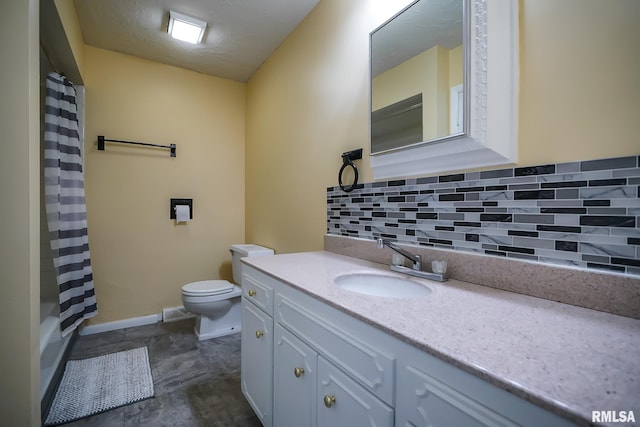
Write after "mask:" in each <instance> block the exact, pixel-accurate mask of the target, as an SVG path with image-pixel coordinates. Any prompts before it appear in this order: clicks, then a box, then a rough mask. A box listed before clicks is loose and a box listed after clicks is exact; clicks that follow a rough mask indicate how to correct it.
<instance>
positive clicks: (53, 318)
mask: <svg viewBox="0 0 640 427" xmlns="http://www.w3.org/2000/svg"><path fill="white" fill-rule="evenodd" d="M59 313H60V309H59V305H58V301H49V300H45V301H40V401H41V403H42V404H43V406H46V405H47V404H48V402H47V401H48V400H49V399H51V398H52V397H53V392H54V391H55V388H54V386H56V385H57V384H55V382H54V381H53V380H54V379H56V382H57V381H58V380H59V376H60V375H61V374H62V372H63V370H64V366H63V363H64V362H65V353H66V350H67V348H68V347H69V344H70V342H71V337H72V336H73V334H70V335H69V336H67V337H64V338H63V337H62V333H61V332H60V325H59V323H60V319H59V316H60V314H59ZM50 386H52V387H51V388H52V390H49V388H50ZM49 395H51V396H49ZM45 396H47V397H48V399H45Z"/></svg>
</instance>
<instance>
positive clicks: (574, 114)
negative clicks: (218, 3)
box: [246, 0, 640, 252]
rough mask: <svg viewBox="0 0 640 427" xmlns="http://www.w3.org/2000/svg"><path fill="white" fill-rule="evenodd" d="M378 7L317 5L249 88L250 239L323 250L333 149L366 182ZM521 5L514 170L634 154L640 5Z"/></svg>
mask: <svg viewBox="0 0 640 427" xmlns="http://www.w3.org/2000/svg"><path fill="white" fill-rule="evenodd" d="M383 3H384V1H383V0H358V1H351V2H344V1H341V0H322V1H321V2H320V4H319V5H318V6H317V7H316V9H315V10H314V11H313V12H312V13H311V14H309V16H307V18H306V19H305V20H304V21H303V22H302V24H301V25H300V26H299V27H298V28H297V29H296V30H295V31H294V32H293V33H292V34H291V36H290V37H289V38H288V39H287V40H285V42H284V44H283V45H282V46H281V47H280V48H279V49H278V50H277V51H276V52H275V54H274V55H272V56H271V58H270V59H269V60H268V61H267V62H266V63H265V64H264V65H263V66H262V67H261V69H260V70H258V72H257V73H256V74H255V75H254V76H253V78H252V79H251V80H250V81H249V83H248V88H247V141H246V145H247V148H246V151H247V162H246V164H247V169H246V170H247V194H246V200H247V225H246V234H247V240H248V241H256V242H258V243H263V244H267V245H270V246H272V247H274V248H275V249H277V250H278V251H280V252H293V251H300V250H317V249H322V234H323V233H324V232H325V229H326V222H325V221H326V212H325V199H324V195H325V188H326V187H328V186H334V185H337V172H338V169H339V168H340V165H341V159H340V153H342V152H343V151H346V150H349V149H352V148H357V147H364V148H365V159H363V160H362V161H358V162H357V164H358V167H359V169H360V175H361V182H370V181H371V180H372V173H371V170H370V166H369V161H368V159H367V156H368V151H369V149H368V145H369V130H368V126H369V115H368V108H369V95H368V79H369V69H368V56H369V48H368V33H369V31H371V30H373V29H374V28H375V27H377V26H378V25H379V24H381V23H382V22H383V21H384V20H385V19H386V17H381V16H380V15H376V13H375V12H374V11H375V7H376V6H381V5H382V4H383ZM520 5H521V9H520V116H519V143H518V145H519V153H520V158H519V162H518V164H519V165H534V164H546V163H555V162H565V161H573V160H588V159H595V158H604V157H615V156H625V155H632V154H638V152H640V144H638V138H637V130H636V127H637V126H636V122H637V118H638V117H640V102H639V100H640V85H639V84H638V82H637V78H638V76H639V75H640V57H639V56H638V55H634V54H632V53H631V52H635V51H637V41H638V40H640V26H638V25H637V18H638V16H640V2H638V1H637V0H616V1H615V2H603V1H601V0H563V1H561V2H558V1H556V0H523V1H521V2H520ZM391 14H392V13H391ZM391 14H389V15H388V16H391Z"/></svg>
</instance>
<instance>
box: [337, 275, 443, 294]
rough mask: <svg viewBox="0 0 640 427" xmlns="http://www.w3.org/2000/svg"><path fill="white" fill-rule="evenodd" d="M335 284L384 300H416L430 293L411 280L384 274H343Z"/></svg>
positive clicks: (429, 290)
mask: <svg viewBox="0 0 640 427" xmlns="http://www.w3.org/2000/svg"><path fill="white" fill-rule="evenodd" d="M335 284H336V285H337V286H338V287H340V288H342V289H344V290H346V291H350V292H356V293H359V294H364V295H371V296H376V297H386V298H416V297H423V296H427V295H429V294H430V293H431V289H429V288H428V287H426V286H424V285H421V284H420V283H417V282H414V281H413V280H409V279H404V278H402V277H396V276H387V275H384V274H372V273H349V274H343V275H340V276H338V277H336V278H335Z"/></svg>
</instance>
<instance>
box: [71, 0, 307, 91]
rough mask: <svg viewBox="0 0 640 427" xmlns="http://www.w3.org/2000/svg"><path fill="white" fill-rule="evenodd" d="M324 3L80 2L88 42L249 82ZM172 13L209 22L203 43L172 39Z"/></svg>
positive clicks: (282, 0) (214, 0)
mask: <svg viewBox="0 0 640 427" xmlns="http://www.w3.org/2000/svg"><path fill="white" fill-rule="evenodd" d="M318 2H319V0H75V6H76V10H77V12H78V18H79V20H80V27H81V28H82V34H83V37H84V41H85V43H87V44H88V45H91V46H95V47H99V48H103V49H109V50H113V51H117V52H121V53H126V54H129V55H133V56H137V57H139V58H144V59H149V60H152V61H156V62H160V63H164V64H170V65H175V66H178V67H182V68H187V69H190V70H194V71H198V72H201V73H205V74H210V75H213V76H217V77H222V78H225V79H230V80H235V81H239V82H246V81H247V80H248V79H249V78H250V77H251V76H252V75H253V73H254V72H255V71H256V70H257V69H258V68H259V67H260V65H261V64H262V63H263V62H264V61H265V60H266V59H267V58H268V57H269V55H271V53H273V52H274V51H275V50H276V48H277V47H278V46H279V45H280V44H281V43H282V42H283V40H284V39H285V38H286V37H287V35H289V33H291V31H293V30H294V28H295V27H296V26H297V25H298V24H299V23H300V22H301V21H302V20H303V19H304V18H305V16H307V14H309V12H310V11H311V10H312V9H313V8H314V7H315V6H316V5H317V4H318ZM169 10H174V11H176V12H180V13H183V14H186V15H190V16H193V17H196V18H200V19H202V20H205V21H207V23H208V26H207V30H206V31H205V34H204V39H203V43H202V44H200V45H191V44H189V43H185V42H181V41H179V40H174V39H173V38H171V36H169V34H167V25H168V22H169Z"/></svg>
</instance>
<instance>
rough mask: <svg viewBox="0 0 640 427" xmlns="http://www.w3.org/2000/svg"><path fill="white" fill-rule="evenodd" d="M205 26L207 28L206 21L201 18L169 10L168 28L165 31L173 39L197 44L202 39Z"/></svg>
mask: <svg viewBox="0 0 640 427" xmlns="http://www.w3.org/2000/svg"><path fill="white" fill-rule="evenodd" d="M205 28H207V23H206V22H205V21H203V20H201V19H197V18H193V17H191V16H187V15H184V14H182V13H178V12H174V11H173V10H170V11H169V28H168V29H167V32H168V33H169V34H171V37H173V38H174V39H178V40H182V41H185V42H188V43H193V44H198V43H200V42H201V41H202V36H203V35H204V30H205Z"/></svg>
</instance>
